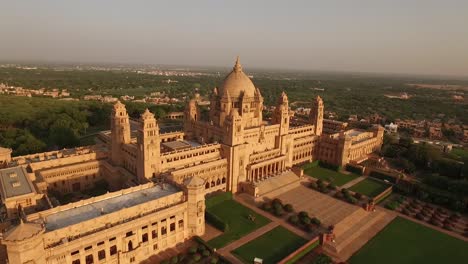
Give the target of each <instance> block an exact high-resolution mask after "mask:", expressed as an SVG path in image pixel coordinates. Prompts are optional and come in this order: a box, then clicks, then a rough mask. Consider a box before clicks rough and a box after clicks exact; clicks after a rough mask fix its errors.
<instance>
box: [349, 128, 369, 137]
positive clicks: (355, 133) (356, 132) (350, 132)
mask: <svg viewBox="0 0 468 264" xmlns="http://www.w3.org/2000/svg"><path fill="white" fill-rule="evenodd" d="M362 133H365V131H361V130H356V129H351V130H348V131H346V134H348V135H349V136H351V137H355V136H357V135H360V134H362Z"/></svg>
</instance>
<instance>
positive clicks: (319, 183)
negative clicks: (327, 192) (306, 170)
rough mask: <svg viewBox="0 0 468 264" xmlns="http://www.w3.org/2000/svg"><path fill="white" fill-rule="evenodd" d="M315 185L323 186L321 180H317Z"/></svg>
mask: <svg viewBox="0 0 468 264" xmlns="http://www.w3.org/2000/svg"><path fill="white" fill-rule="evenodd" d="M316 183H317V185H318V186H320V185H323V184H324V183H323V180H322V179H319V180H317V182H316Z"/></svg>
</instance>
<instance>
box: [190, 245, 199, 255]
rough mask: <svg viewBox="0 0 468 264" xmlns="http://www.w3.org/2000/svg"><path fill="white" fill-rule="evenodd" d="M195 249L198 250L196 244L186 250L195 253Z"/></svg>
mask: <svg viewBox="0 0 468 264" xmlns="http://www.w3.org/2000/svg"><path fill="white" fill-rule="evenodd" d="M197 250H198V249H197V247H196V246H193V247H190V248H189V250H188V252H189V253H190V254H195V253H197Z"/></svg>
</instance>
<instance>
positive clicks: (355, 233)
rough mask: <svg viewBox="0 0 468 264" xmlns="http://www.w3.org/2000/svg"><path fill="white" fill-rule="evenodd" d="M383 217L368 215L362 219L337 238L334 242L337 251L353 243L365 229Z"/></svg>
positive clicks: (381, 214)
mask: <svg viewBox="0 0 468 264" xmlns="http://www.w3.org/2000/svg"><path fill="white" fill-rule="evenodd" d="M383 216H384V214H383V213H380V212H375V213H369V215H368V216H366V217H365V218H363V219H362V220H361V221H360V222H359V223H357V224H355V225H353V226H352V227H351V228H350V229H348V230H347V231H346V232H344V233H343V234H342V235H340V236H337V237H336V241H335V242H336V245H337V246H336V249H337V251H338V252H339V251H341V250H342V249H343V248H344V247H346V246H347V245H348V244H349V243H351V242H353V241H354V240H355V239H356V238H357V237H359V236H361V235H362V234H363V233H364V232H365V231H366V230H367V229H369V228H371V227H372V225H373V224H375V223H376V222H377V221H379V220H380V219H381V218H382V217H383Z"/></svg>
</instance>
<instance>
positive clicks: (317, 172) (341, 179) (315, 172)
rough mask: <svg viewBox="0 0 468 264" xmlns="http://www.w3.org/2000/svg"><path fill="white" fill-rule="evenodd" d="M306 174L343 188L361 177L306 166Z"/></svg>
mask: <svg viewBox="0 0 468 264" xmlns="http://www.w3.org/2000/svg"><path fill="white" fill-rule="evenodd" d="M303 169H304V173H305V174H307V175H309V176H311V177H314V178H316V179H322V180H324V181H328V182H332V183H334V184H335V185H336V186H342V185H344V184H346V183H347V182H349V181H352V180H354V179H356V178H358V177H359V175H356V174H353V173H350V174H344V173H341V172H338V171H334V170H329V169H325V168H322V167H320V166H307V165H306V166H304V167H303Z"/></svg>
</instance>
